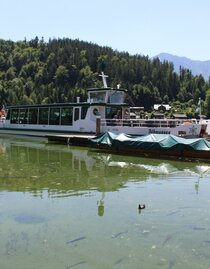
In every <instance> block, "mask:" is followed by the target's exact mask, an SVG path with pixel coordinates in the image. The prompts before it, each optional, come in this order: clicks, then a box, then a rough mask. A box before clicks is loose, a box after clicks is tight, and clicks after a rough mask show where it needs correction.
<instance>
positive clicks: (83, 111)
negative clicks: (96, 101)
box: [81, 106, 88, 120]
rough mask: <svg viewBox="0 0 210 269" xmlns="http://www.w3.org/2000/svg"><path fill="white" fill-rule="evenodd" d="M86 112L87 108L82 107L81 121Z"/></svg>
mask: <svg viewBox="0 0 210 269" xmlns="http://www.w3.org/2000/svg"><path fill="white" fill-rule="evenodd" d="M87 111H88V107H86V106H85V107H84V106H83V107H82V111H81V119H82V120H84V119H85V118H86V115H87Z"/></svg>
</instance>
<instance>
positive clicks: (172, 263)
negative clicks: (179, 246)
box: [168, 260, 175, 269]
mask: <svg viewBox="0 0 210 269" xmlns="http://www.w3.org/2000/svg"><path fill="white" fill-rule="evenodd" d="M174 265H175V260H170V261H169V264H168V269H171V268H172V267H174Z"/></svg>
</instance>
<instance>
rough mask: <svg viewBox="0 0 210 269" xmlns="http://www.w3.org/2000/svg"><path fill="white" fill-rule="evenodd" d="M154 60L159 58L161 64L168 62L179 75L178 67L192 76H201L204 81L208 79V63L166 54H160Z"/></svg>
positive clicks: (209, 67) (209, 69) (209, 62)
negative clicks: (189, 72)
mask: <svg viewBox="0 0 210 269" xmlns="http://www.w3.org/2000/svg"><path fill="white" fill-rule="evenodd" d="M154 58H159V59H160V61H161V62H163V61H169V62H172V63H173V65H174V70H175V71H176V72H177V73H179V68H180V66H181V67H183V68H186V69H190V70H191V71H192V74H193V75H200V74H201V75H202V76H203V77H204V79H205V80H208V79H209V77H210V61H195V60H191V59H189V58H186V57H179V56H175V55H172V54H168V53H160V54H158V55H157V56H155V57H154Z"/></svg>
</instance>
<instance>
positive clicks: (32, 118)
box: [28, 108, 38, 124]
mask: <svg viewBox="0 0 210 269" xmlns="http://www.w3.org/2000/svg"><path fill="white" fill-rule="evenodd" d="M28 113H29V114H28V115H29V116H28V118H29V121H28V123H29V124H37V118H38V108H29V112H28Z"/></svg>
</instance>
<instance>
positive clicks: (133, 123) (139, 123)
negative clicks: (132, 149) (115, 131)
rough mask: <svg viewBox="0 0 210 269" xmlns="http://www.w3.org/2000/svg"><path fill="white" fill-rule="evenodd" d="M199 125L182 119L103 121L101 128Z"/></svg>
mask: <svg viewBox="0 0 210 269" xmlns="http://www.w3.org/2000/svg"><path fill="white" fill-rule="evenodd" d="M193 123H194V124H197V122H195V121H191V120H189V119H188V120H180V119H101V126H128V127H150V128H160V127H161V128H175V127H177V126H180V125H183V124H193Z"/></svg>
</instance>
